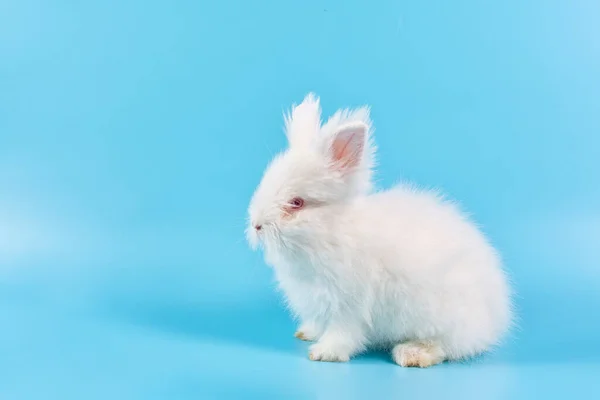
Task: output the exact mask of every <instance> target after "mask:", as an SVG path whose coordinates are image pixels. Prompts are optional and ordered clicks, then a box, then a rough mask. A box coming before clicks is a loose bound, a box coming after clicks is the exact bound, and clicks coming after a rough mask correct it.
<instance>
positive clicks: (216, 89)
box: [0, 0, 600, 400]
mask: <svg viewBox="0 0 600 400" xmlns="http://www.w3.org/2000/svg"><path fill="white" fill-rule="evenodd" d="M599 20H600V3H599V2H598V1H596V0H589V1H584V0H571V1H559V0H556V1H555V0H529V1H520V0H505V1H484V0H480V1H477V0H453V1H446V0H437V1H434V0H419V1H416V0H415V1H408V0H405V1H399V0H394V1H391V0H390V1H386V0H381V1H373V0H372V1H359V0H345V1H342V0H318V1H317V0H312V1H311V0H308V1H307V0H304V1H290V0H280V1H273V0H250V1H244V0H220V1H192V0H188V1H184V0H178V1H163V2H158V1H141V0H137V1H126V2H123V1H109V0H102V1H87V2H78V1H60V0H53V1H41V0H38V1H35V0H19V1H16V0H3V1H0V397H1V398H2V399H7V400H20V399H90V400H91V399H128V400H129V399H211V398H261V399H266V398H278V399H284V398H315V399H337V398H382V399H383V398H400V397H402V398H404V397H405V398H415V397H417V396H418V397H419V398H429V397H431V396H434V395H444V396H447V397H449V398H456V397H458V396H460V397H461V398H463V399H464V398H473V399H483V398H485V399H488V398H490V399H508V398H510V399H517V398H524V399H530V398H553V397H556V398H564V397H565V396H570V397H572V396H587V397H589V398H594V397H598V396H600V382H599V380H598V377H599V376H600V312H599V311H598V309H599V306H600V269H599V262H600V250H599V244H600V185H599V178H600V23H599ZM311 90H313V91H316V92H317V93H318V94H319V95H320V96H321V97H322V102H323V106H324V112H325V113H326V114H329V113H331V112H333V111H334V110H335V109H337V108H339V107H344V106H348V105H350V106H352V105H360V104H363V103H367V104H370V105H372V107H373V112H372V115H373V118H374V121H375V125H376V129H377V132H376V140H377V142H378V145H379V147H380V152H379V159H380V171H379V174H378V178H379V183H380V185H381V186H383V187H387V186H389V185H391V184H393V183H394V182H395V181H397V180H399V179H409V180H413V181H415V182H418V183H421V184H424V185H427V186H436V187H441V188H443V189H444V190H445V191H446V192H447V193H448V194H449V195H450V196H451V197H453V198H455V199H457V200H459V201H460V202H461V203H463V205H464V206H465V207H466V208H467V209H469V210H470V211H472V213H473V214H474V216H475V218H476V219H477V220H478V221H479V222H480V223H481V224H482V225H483V226H484V228H485V231H486V232H487V234H488V235H489V236H490V238H491V239H492V240H493V242H494V243H495V244H496V245H497V247H498V248H499V249H500V251H501V252H502V254H503V256H504V258H505V261H506V265H507V269H508V271H509V272H510V273H511V275H512V277H513V281H514V284H515V287H516V290H517V292H518V298H517V306H518V311H519V315H520V321H519V329H517V330H516V331H515V332H514V335H513V337H512V338H511V339H510V340H509V341H508V342H507V344H506V345H505V346H503V347H502V348H500V349H499V350H498V351H497V352H496V353H494V354H491V355H487V356H485V357H482V358H479V359H477V360H474V361H472V362H469V363H465V364H444V365H441V366H437V367H435V368H432V369H428V370H414V369H403V368H400V367H397V366H395V365H394V364H392V363H391V361H390V359H389V357H388V356H387V355H385V354H370V355H366V356H361V357H359V358H357V359H355V360H352V361H351V362H350V363H349V364H329V363H312V362H310V361H308V360H307V345H306V344H305V343H301V342H299V341H297V340H295V339H294V338H293V332H294V329H295V325H294V323H293V322H292V321H291V319H290V318H289V316H288V314H287V313H286V311H285V310H283V309H282V307H281V305H280V299H279V297H278V296H277V295H276V294H275V292H274V290H273V281H272V280H273V277H272V274H271V271H270V270H269V268H268V267H266V266H265V265H264V263H263V261H262V256H261V254H259V253H252V252H251V251H250V250H249V249H248V247H247V245H246V243H245V240H244V235H243V230H244V228H245V217H246V206H247V203H248V200H249V197H250V196H251V194H252V192H253V189H254V187H255V186H256V184H257V183H258V181H259V179H260V176H261V173H262V171H263V168H264V167H265V165H266V163H267V161H268V160H269V159H270V157H271V156H272V155H273V154H274V153H275V152H276V151H278V150H280V149H282V148H283V147H284V146H285V138H284V135H283V133H282V129H281V128H282V125H283V121H282V118H281V115H282V111H283V110H284V109H286V108H287V107H288V106H289V105H290V104H291V103H292V102H295V101H296V102H297V101H300V100H301V99H302V97H303V96H304V95H305V94H306V93H307V92H308V91H311Z"/></svg>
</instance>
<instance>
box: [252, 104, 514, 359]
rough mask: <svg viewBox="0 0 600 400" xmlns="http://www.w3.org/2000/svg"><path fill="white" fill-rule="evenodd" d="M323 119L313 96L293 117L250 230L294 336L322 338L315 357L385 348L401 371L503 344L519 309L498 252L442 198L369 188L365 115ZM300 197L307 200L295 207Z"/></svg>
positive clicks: (370, 150)
mask: <svg viewBox="0 0 600 400" xmlns="http://www.w3.org/2000/svg"><path fill="white" fill-rule="evenodd" d="M320 114H321V110H320V106H319V100H318V98H316V97H315V96H314V95H313V94H309V95H308V96H307V97H306V98H305V100H304V101H303V102H302V104H300V105H298V106H295V107H294V108H293V110H292V112H291V113H290V115H288V116H287V117H286V133H287V136H288V141H289V144H290V147H289V149H288V150H286V151H285V152H283V153H282V154H280V155H279V156H277V157H276V158H275V159H274V160H273V161H272V162H271V164H270V166H269V167H268V168H267V170H266V172H265V174H264V177H263V180H262V182H261V184H260V185H259V187H258V189H257V190H256V193H255V194H254V196H253V199H252V201H251V204H250V208H249V219H250V221H249V222H250V226H249V228H248V232H247V233H248V239H249V241H250V243H251V244H252V245H253V246H255V247H256V246H257V245H261V246H262V247H264V250H265V256H266V260H267V262H268V263H269V264H270V265H272V266H273V268H274V271H275V274H276V278H277V280H278V283H279V285H280V288H281V289H282V290H283V292H284V294H285V297H286V299H287V302H288V304H289V307H290V308H291V310H292V311H293V312H294V313H295V315H296V316H297V317H298V319H299V320H300V323H301V325H300V327H299V330H298V332H297V333H296V336H297V337H299V338H301V339H305V340H314V341H316V343H315V344H313V345H312V346H311V348H310V354H309V357H310V359H312V360H321V361H348V360H349V359H350V357H352V356H353V355H355V354H357V353H359V352H362V351H364V350H366V349H367V348H372V347H381V346H385V347H387V348H391V349H392V356H393V358H394V360H395V361H396V362H397V363H398V364H400V365H402V366H418V367H427V366H430V365H433V364H437V363H440V362H442V361H444V360H456V359H461V358H465V357H470V356H473V355H476V354H478V353H481V352H483V351H486V350H488V349H489V348H490V347H491V346H493V345H495V344H497V343H498V341H499V340H500V339H501V338H502V336H503V334H504V333H505V332H506V331H507V329H508V328H509V326H510V323H511V302H510V290H509V287H508V284H507V280H506V277H505V274H504V272H503V270H502V267H501V262H500V259H499V257H498V255H497V253H496V251H495V250H494V248H492V247H491V246H490V244H489V243H488V241H487V240H486V238H485V237H484V236H483V234H482V233H481V232H480V231H479V230H478V229H477V227H476V226H475V225H474V224H473V223H472V222H470V221H469V219H468V218H467V217H466V216H465V215H464V214H463V213H462V212H461V211H460V210H459V209H458V208H457V207H456V206H455V205H454V204H452V203H450V202H447V201H445V200H443V199H442V198H441V197H440V196H438V195H437V194H436V193H432V192H427V191H419V190H416V189H414V188H412V187H408V186H399V187H396V188H393V189H391V190H388V191H383V192H377V193H371V186H372V185H371V180H372V178H371V175H372V169H373V162H374V154H375V147H374V144H373V141H372V127H371V121H370V119H369V110H368V109H367V108H360V109H357V110H342V111H338V112H337V113H336V114H335V115H333V116H332V117H331V118H330V119H329V120H328V121H327V122H326V123H325V124H323V125H322V126H321V121H320ZM296 197H301V198H302V199H304V200H305V205H304V207H303V208H302V209H300V210H297V211H295V212H290V211H289V202H290V200H291V199H293V198H296ZM255 227H259V229H256V228H255Z"/></svg>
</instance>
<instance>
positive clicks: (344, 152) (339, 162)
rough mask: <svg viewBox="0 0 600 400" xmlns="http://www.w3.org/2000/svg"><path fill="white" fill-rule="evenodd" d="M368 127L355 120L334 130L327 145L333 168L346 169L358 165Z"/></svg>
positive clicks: (361, 156)
mask: <svg viewBox="0 0 600 400" xmlns="http://www.w3.org/2000/svg"><path fill="white" fill-rule="evenodd" d="M368 129H369V127H368V126H367V125H366V124H365V123H363V122H361V121H357V122H353V123H349V124H346V125H343V126H341V127H339V128H338V129H337V130H336V131H335V133H334V134H333V138H332V141H331V145H330V147H329V151H330V157H331V161H332V162H333V165H334V167H335V168H338V169H340V170H347V169H351V168H355V167H357V166H359V165H360V163H361V161H362V158H363V154H364V148H365V140H366V136H367V131H368Z"/></svg>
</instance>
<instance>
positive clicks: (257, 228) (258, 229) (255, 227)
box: [254, 225, 262, 231]
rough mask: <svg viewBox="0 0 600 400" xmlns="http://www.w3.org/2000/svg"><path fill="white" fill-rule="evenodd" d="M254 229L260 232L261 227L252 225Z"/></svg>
mask: <svg viewBox="0 0 600 400" xmlns="http://www.w3.org/2000/svg"><path fill="white" fill-rule="evenodd" d="M254 229H256V230H257V231H260V230H261V229H262V225H254Z"/></svg>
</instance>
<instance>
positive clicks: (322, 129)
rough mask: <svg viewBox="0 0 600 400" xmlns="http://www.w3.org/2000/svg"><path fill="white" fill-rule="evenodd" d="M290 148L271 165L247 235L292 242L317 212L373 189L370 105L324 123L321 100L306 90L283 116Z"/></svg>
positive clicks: (253, 239) (252, 240) (255, 242)
mask: <svg viewBox="0 0 600 400" xmlns="http://www.w3.org/2000/svg"><path fill="white" fill-rule="evenodd" d="M285 131H286V135H287V139H288V143H289V147H288V149H286V150H285V151H283V152H282V153H280V154H279V155H277V156H276V157H275V158H274V159H273V160H272V161H271V163H270V164H269V166H268V167H267V169H266V171H265V173H264V176H263V178H262V181H261V182H260V184H259V186H258V188H257V189H256V191H255V193H254V195H253V197H252V200H251V202H250V207H249V210H248V213H249V227H248V231H247V233H248V239H249V242H250V243H251V245H253V247H256V245H258V244H259V243H265V244H267V245H268V243H286V242H287V243H290V242H293V240H294V238H295V237H297V236H298V235H299V234H301V233H306V231H307V230H310V229H311V226H312V225H313V224H315V223H318V221H315V218H314V217H315V215H316V212H317V210H319V209H323V207H324V206H335V205H336V204H342V203H344V202H346V201H348V200H350V199H353V198H355V197H357V196H363V195H365V194H367V193H368V192H369V191H370V190H371V186H372V182H371V175H372V169H373V164H374V156H375V146H374V144H373V142H372V129H371V121H370V118H369V109H368V108H367V107H362V108H358V109H354V110H348V109H346V110H339V111H337V112H336V113H335V114H334V115H333V116H332V117H331V118H329V120H328V121H327V122H326V123H325V124H323V125H321V108H320V105H319V99H318V98H317V97H316V96H315V95H314V94H312V93H311V94H308V95H307V96H306V98H305V99H304V101H303V102H302V103H301V104H299V105H297V106H293V107H292V111H291V112H290V113H289V114H287V115H286V116H285Z"/></svg>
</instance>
